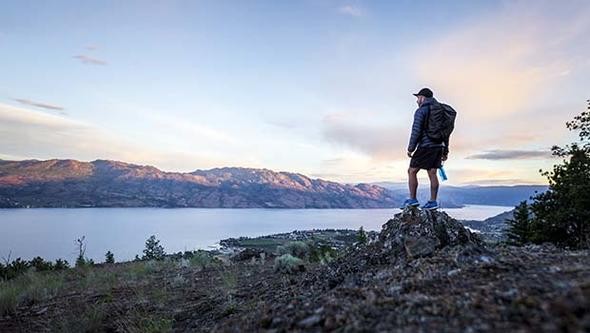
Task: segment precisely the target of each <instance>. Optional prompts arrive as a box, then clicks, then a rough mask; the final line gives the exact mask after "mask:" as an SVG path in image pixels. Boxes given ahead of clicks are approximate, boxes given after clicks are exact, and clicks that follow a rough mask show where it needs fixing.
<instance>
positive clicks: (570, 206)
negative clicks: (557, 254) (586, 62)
mask: <svg viewBox="0 0 590 333" xmlns="http://www.w3.org/2000/svg"><path fill="white" fill-rule="evenodd" d="M566 125H567V128H568V129H569V130H577V131H579V141H578V142H574V143H572V144H571V145H567V146H565V147H558V146H554V147H553V148H552V151H553V155H554V156H557V157H560V158H562V159H563V160H562V163H561V164H556V165H554V166H553V170H552V171H550V172H542V174H543V175H545V176H546V177H547V179H548V180H549V189H548V190H547V191H546V192H544V193H541V194H538V195H537V196H535V197H533V198H532V199H533V201H532V203H531V204H530V213H531V214H530V216H527V214H525V210H524V207H521V210H522V214H520V217H518V220H519V221H518V223H509V225H508V230H507V233H508V235H518V242H519V243H528V242H532V243H544V242H550V243H553V244H555V245H557V246H565V247H572V248H587V247H590V101H588V109H587V111H585V112H582V114H580V115H578V116H576V117H575V118H574V120H573V121H571V122H568V123H567V124H566ZM517 211H518V209H517ZM522 226H527V227H528V228H530V229H529V230H527V231H526V232H523V230H522Z"/></svg>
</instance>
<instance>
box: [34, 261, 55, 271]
mask: <svg viewBox="0 0 590 333" xmlns="http://www.w3.org/2000/svg"><path fill="white" fill-rule="evenodd" d="M29 263H30V265H31V267H33V268H35V271H37V272H42V271H50V270H53V268H54V266H53V263H52V262H50V261H45V260H43V258H41V257H35V258H33V259H32V260H31V261H30V262H29Z"/></svg>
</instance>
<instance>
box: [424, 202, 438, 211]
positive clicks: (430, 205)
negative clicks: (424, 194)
mask: <svg viewBox="0 0 590 333" xmlns="http://www.w3.org/2000/svg"><path fill="white" fill-rule="evenodd" d="M437 208H438V202H436V201H435V200H429V201H428V202H427V203H426V204H425V205H424V206H422V209H427V210H431V209H437Z"/></svg>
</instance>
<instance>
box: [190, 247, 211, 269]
mask: <svg viewBox="0 0 590 333" xmlns="http://www.w3.org/2000/svg"><path fill="white" fill-rule="evenodd" d="M214 259H215V258H213V256H212V255H211V254H209V253H208V252H207V251H203V250H197V251H195V252H194V253H193V254H192V256H191V257H190V259H189V260H190V264H191V266H193V267H195V266H196V267H200V268H205V267H209V266H212V265H213V264H214Z"/></svg>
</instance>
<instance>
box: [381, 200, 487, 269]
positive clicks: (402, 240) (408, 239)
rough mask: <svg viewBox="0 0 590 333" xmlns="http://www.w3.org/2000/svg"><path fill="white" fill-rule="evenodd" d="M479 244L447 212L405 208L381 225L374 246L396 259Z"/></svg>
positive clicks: (477, 240) (474, 237) (478, 245)
mask: <svg viewBox="0 0 590 333" xmlns="http://www.w3.org/2000/svg"><path fill="white" fill-rule="evenodd" d="M482 245H483V244H482V241H481V239H480V238H479V237H478V236H477V235H476V234H474V233H472V232H470V231H469V230H468V229H466V228H465V227H463V225H462V224H461V223H460V222H458V221H457V220H455V219H453V218H452V217H450V216H449V215H448V214H447V213H444V212H438V211H424V210H419V209H416V208H407V209H406V210H404V211H403V212H402V213H399V214H397V215H396V216H395V217H394V218H393V219H391V220H389V221H387V223H385V224H384V225H383V229H382V231H381V233H380V234H379V240H378V242H377V243H376V244H375V248H376V249H377V250H378V251H379V252H380V253H381V254H382V255H386V256H389V258H390V259H391V260H394V261H396V260H400V259H413V258H418V257H424V256H429V255H432V254H433V253H434V252H435V251H436V250H439V249H442V248H444V247H446V246H451V247H452V246H470V247H472V246H475V247H481V246H482Z"/></svg>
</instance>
